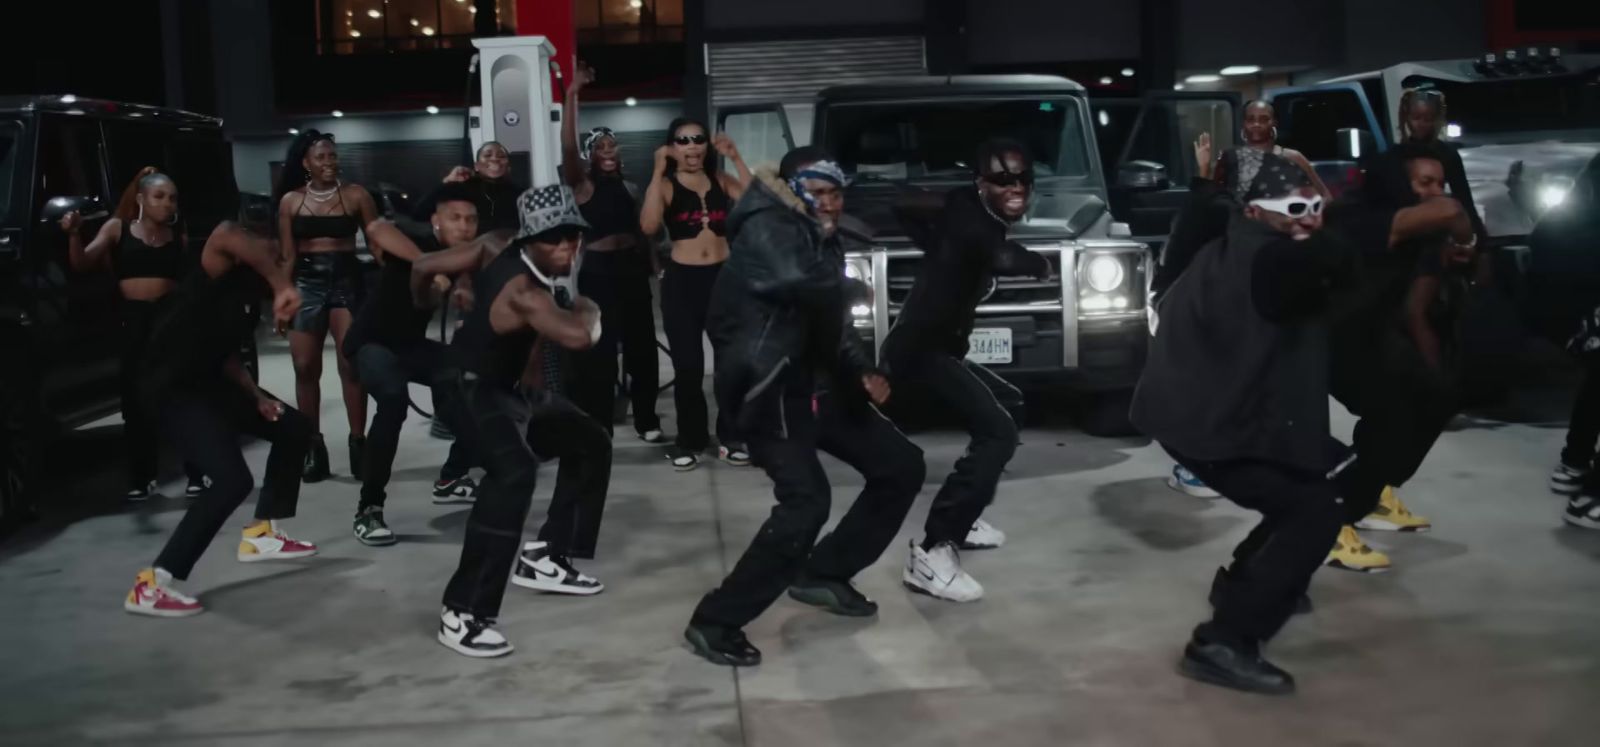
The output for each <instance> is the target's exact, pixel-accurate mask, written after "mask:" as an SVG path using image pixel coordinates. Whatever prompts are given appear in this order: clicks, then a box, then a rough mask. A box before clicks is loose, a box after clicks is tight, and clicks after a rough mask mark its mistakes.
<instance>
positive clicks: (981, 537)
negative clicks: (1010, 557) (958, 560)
mask: <svg viewBox="0 0 1600 747" xmlns="http://www.w3.org/2000/svg"><path fill="white" fill-rule="evenodd" d="M1005 543H1006V533H1005V532H1002V531H1000V530H998V529H995V528H994V525H992V524H990V523H989V522H987V521H984V520H983V519H979V520H977V521H976V522H974V523H973V525H972V529H971V531H968V532H967V538H966V539H964V540H962V541H961V549H963V550H993V549H996V548H998V547H1000V546H1002V545H1004V544H1005Z"/></svg>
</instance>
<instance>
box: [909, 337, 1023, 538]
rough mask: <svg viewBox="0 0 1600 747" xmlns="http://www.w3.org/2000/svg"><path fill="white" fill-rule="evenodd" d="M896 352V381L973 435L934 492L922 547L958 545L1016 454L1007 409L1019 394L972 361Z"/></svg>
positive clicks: (1018, 406)
mask: <svg viewBox="0 0 1600 747" xmlns="http://www.w3.org/2000/svg"><path fill="white" fill-rule="evenodd" d="M895 352H896V353H897V354H896V355H895V357H894V358H893V359H891V360H890V367H891V369H890V370H891V371H892V373H893V377H894V385H895V386H896V387H902V386H903V387H905V388H906V389H909V390H911V391H910V392H908V393H909V394H912V395H913V396H916V397H918V401H919V402H923V401H926V402H927V403H928V404H929V405H930V406H932V407H936V408H938V409H939V410H940V411H942V412H947V413H950V414H952V415H954V416H955V418H956V419H957V421H958V422H959V423H960V424H961V426H962V427H963V428H965V429H966V430H967V433H968V435H970V436H971V437H972V441H971V443H969V444H968V445H967V451H966V453H965V454H963V455H962V456H961V458H960V459H957V460H956V464H955V471H953V472H951V473H950V476H949V477H947V478H945V481H944V486H943V487H941V488H939V493H938V494H937V495H935V496H934V498H933V507H932V508H930V509H929V510H928V520H927V522H926V523H925V524H924V531H925V533H926V534H925V536H924V538H923V546H924V547H933V546H934V545H937V544H939V543H941V542H955V543H957V544H959V543H960V542H961V541H962V540H963V539H966V536H967V532H968V531H970V530H971V529H972V525H973V524H974V523H975V522H977V520H978V518H979V517H980V516H982V515H983V511H984V509H986V508H988V507H989V504H990V503H992V502H993V501H994V494H995V489H996V488H997V487H998V486H999V484H1000V474H1001V473H1002V472H1003V471H1004V470H1005V467H1006V464H1007V463H1009V462H1010V461H1011V456H1012V455H1013V454H1015V453H1016V450H1017V424H1016V421H1015V420H1013V419H1012V417H1011V414H1010V413H1011V412H1012V411H1015V410H1020V409H1021V402H1022V393H1021V392H1019V391H1018V390H1017V388H1016V387H1014V386H1011V385H1010V384H1008V383H1006V382H1005V380H1003V379H1001V378H1000V377H999V376H997V375H995V373H994V372H993V371H990V370H989V369H987V368H984V367H983V366H980V365H978V364H976V363H973V362H972V361H968V360H963V359H960V358H956V357H955V356H953V355H948V354H945V353H921V354H919V353H914V352H901V351H895ZM1003 400H1004V401H1003ZM1007 402H1009V403H1010V406H1009V407H1008V406H1007Z"/></svg>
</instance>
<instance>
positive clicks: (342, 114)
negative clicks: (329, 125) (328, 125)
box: [333, 109, 344, 119]
mask: <svg viewBox="0 0 1600 747" xmlns="http://www.w3.org/2000/svg"><path fill="white" fill-rule="evenodd" d="M342 116H344V112H342V111H339V110H338V109H334V110H333V118H334V119H338V118H340V117H342Z"/></svg>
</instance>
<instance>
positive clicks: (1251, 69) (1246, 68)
mask: <svg viewBox="0 0 1600 747" xmlns="http://www.w3.org/2000/svg"><path fill="white" fill-rule="evenodd" d="M1259 72H1261V66H1260V65H1229V66H1227V67H1225V68H1222V74H1223V75H1255V74H1256V73H1259Z"/></svg>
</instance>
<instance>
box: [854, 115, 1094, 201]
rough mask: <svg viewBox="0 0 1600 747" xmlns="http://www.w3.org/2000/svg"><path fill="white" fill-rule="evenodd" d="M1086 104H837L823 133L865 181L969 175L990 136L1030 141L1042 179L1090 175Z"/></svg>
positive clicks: (855, 172)
mask: <svg viewBox="0 0 1600 747" xmlns="http://www.w3.org/2000/svg"><path fill="white" fill-rule="evenodd" d="M1082 106H1083V104H1082V102H1081V101H1079V100H1078V99H1076V98H1073V97H1061V98H1052V99H1006V100H1001V101H994V100H990V101H970V100H946V101H906V102H890V103H863V104H837V105H833V106H830V107H828V109H827V111H826V114H825V116H826V117H827V120H826V122H825V126H824V130H825V131H826V136H825V137H826V140H827V146H828V149H829V150H830V151H832V152H833V153H834V155H835V156H837V157H838V158H839V160H840V161H842V162H843V164H844V167H845V169H846V170H847V171H849V172H851V173H853V174H855V175H856V177H857V179H858V180H862V181H868V180H872V179H887V180H905V179H918V178H930V177H931V178H949V177H963V176H966V175H968V174H971V173H972V169H971V167H970V166H969V164H970V163H971V161H972V157H973V154H974V153H976V152H977V150H978V145H979V144H981V143H982V142H983V141H984V140H987V139H989V138H992V137H1007V138H1011V139H1013V140H1018V141H1021V142H1022V143H1023V144H1025V145H1026V146H1027V147H1028V149H1029V150H1030V151H1031V152H1032V154H1033V157H1034V160H1035V162H1036V163H1035V166H1034V169H1035V172H1036V173H1037V175H1038V176H1039V177H1041V178H1049V177H1061V176H1067V177H1085V176H1088V175H1089V173H1090V171H1089V152H1088V148H1087V145H1086V141H1087V138H1086V136H1085V134H1084V131H1083V115H1082V112H1081V107H1082Z"/></svg>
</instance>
